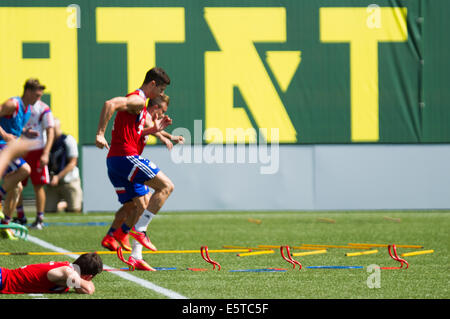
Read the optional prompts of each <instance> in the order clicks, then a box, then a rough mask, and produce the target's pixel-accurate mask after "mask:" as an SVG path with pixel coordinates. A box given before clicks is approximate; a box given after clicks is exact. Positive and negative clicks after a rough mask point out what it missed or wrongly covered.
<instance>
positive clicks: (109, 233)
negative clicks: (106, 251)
mask: <svg viewBox="0 0 450 319" xmlns="http://www.w3.org/2000/svg"><path fill="white" fill-rule="evenodd" d="M115 231H116V229H115V228H114V227H110V228H109V230H108V232H107V233H106V234H107V235H109V236H113V235H114V232H115Z"/></svg>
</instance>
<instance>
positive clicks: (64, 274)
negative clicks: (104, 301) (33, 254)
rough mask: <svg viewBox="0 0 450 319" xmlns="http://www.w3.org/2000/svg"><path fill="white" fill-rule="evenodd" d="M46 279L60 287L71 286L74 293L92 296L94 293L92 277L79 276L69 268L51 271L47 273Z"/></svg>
mask: <svg viewBox="0 0 450 319" xmlns="http://www.w3.org/2000/svg"><path fill="white" fill-rule="evenodd" d="M47 278H48V280H50V281H51V282H53V283H55V284H56V285H58V286H61V287H69V285H73V287H74V290H75V292H77V293H79V294H87V295H92V294H93V293H94V292H95V286H94V283H93V282H92V281H91V279H92V276H80V275H79V274H78V273H77V272H76V271H75V270H74V269H73V268H71V267H59V268H55V269H52V270H50V271H49V272H48V273H47Z"/></svg>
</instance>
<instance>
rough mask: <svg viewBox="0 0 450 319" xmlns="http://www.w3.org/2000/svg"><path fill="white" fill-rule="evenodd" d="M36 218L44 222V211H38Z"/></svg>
mask: <svg viewBox="0 0 450 319" xmlns="http://www.w3.org/2000/svg"><path fill="white" fill-rule="evenodd" d="M36 220H37V221H38V222H40V223H42V222H43V221H44V212H38V213H37V215H36Z"/></svg>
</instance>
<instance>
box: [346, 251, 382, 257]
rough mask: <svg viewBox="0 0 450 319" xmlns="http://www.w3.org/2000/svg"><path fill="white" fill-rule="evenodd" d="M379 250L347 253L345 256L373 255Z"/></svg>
mask: <svg viewBox="0 0 450 319" xmlns="http://www.w3.org/2000/svg"><path fill="white" fill-rule="evenodd" d="M377 252H378V249H375V250H369V251H361V252H357V253H346V254H345V256H347V257H353V256H362V255H372V254H376V253H377Z"/></svg>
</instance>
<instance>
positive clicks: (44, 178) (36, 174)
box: [22, 149, 50, 186]
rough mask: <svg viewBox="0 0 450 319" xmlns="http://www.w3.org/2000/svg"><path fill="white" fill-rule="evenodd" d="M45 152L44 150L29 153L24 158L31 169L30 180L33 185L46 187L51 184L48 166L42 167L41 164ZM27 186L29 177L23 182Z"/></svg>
mask: <svg viewBox="0 0 450 319" xmlns="http://www.w3.org/2000/svg"><path fill="white" fill-rule="evenodd" d="M43 151H44V150H43V149H40V150H34V151H29V152H28V154H27V155H26V156H25V158H24V159H25V161H26V162H27V163H28V165H30V167H31V174H30V178H31V183H32V184H33V185H46V184H48V183H50V174H49V173H48V167H47V165H45V166H43V167H42V166H41V162H40V158H41V155H42V152H43ZM27 184H28V177H27V178H26V179H24V180H23V181H22V185H23V186H26V185H27Z"/></svg>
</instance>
